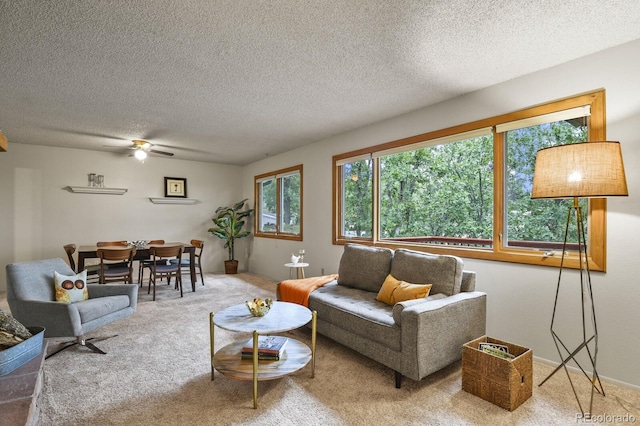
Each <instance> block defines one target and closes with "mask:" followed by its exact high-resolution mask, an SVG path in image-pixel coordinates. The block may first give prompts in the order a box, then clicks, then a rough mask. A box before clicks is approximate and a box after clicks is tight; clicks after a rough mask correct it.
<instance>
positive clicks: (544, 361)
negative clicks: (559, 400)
mask: <svg viewBox="0 0 640 426" xmlns="http://www.w3.org/2000/svg"><path fill="white" fill-rule="evenodd" d="M533 359H534V360H535V361H538V362H541V363H542V364H547V365H551V366H553V367H557V366H558V365H560V363H559V362H556V361H550V360H548V359H545V358H539V357H537V356H534V357H533ZM567 368H568V369H569V370H571V371H573V372H576V373H580V374H582V371H580V369H579V368H578V367H573V366H571V365H567ZM587 373H589V374H591V372H590V371H588V372H587ZM600 380H601V381H603V382H609V383H612V384H614V385H618V386H622V387H625V388H629V389H633V390H636V391H640V386H638V385H634V384H632V383H627V382H623V381H621V380H617V379H612V378H611V377H606V376H603V375H600Z"/></svg>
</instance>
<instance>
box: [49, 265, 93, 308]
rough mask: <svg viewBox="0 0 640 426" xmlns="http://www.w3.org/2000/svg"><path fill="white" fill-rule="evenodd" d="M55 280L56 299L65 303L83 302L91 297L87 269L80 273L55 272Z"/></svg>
mask: <svg viewBox="0 0 640 426" xmlns="http://www.w3.org/2000/svg"><path fill="white" fill-rule="evenodd" d="M53 282H54V285H55V290H56V301H58V302H64V303H73V302H82V301H83V300H87V299H88V298H89V291H88V290H87V270H86V269H85V270H84V271H82V272H80V273H79V274H78V275H70V276H68V275H62V274H59V273H58V272H56V271H54V272H53Z"/></svg>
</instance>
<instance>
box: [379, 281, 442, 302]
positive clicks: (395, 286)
mask: <svg viewBox="0 0 640 426" xmlns="http://www.w3.org/2000/svg"><path fill="white" fill-rule="evenodd" d="M430 291H431V284H411V283H408V282H406V281H401V280H398V279H396V278H394V277H393V275H391V274H389V275H387V278H386V279H385V280H384V283H382V287H380V291H379V292H378V296H377V297H376V300H377V301H379V302H383V303H386V304H387V305H391V306H393V305H395V304H396V303H398V302H403V301H405V300H411V299H421V298H423V297H427V296H428V295H429V292H430Z"/></svg>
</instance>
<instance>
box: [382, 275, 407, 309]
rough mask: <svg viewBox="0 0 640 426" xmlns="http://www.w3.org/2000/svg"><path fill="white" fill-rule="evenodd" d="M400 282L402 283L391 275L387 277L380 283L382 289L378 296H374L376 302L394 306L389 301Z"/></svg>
mask: <svg viewBox="0 0 640 426" xmlns="http://www.w3.org/2000/svg"><path fill="white" fill-rule="evenodd" d="M401 282H402V281H400V280H397V279H395V278H394V277H393V275H391V274H389V275H387V278H386V279H385V280H384V282H383V283H382V287H380V291H379V292H378V296H376V300H377V301H378V302H384V303H386V304H387V305H395V303H394V302H392V301H391V297H392V296H393V292H394V290H395V289H396V288H397V287H398V286H399V285H400V283H401Z"/></svg>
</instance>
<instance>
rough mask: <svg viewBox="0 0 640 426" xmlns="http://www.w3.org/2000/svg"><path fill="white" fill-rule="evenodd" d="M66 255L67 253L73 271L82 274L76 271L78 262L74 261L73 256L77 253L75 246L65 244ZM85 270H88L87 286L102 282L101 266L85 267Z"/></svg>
mask: <svg viewBox="0 0 640 426" xmlns="http://www.w3.org/2000/svg"><path fill="white" fill-rule="evenodd" d="M63 248H64V251H65V253H67V258H68V259H69V266H70V267H71V269H73V271H74V272H76V273H78V272H82V271H78V270H77V269H76V261H75V260H74V259H73V254H74V253H75V252H76V245H75V244H65V245H64V246H63ZM84 269H86V270H87V284H88V283H97V282H98V281H99V280H100V265H98V264H95V265H85V267H84Z"/></svg>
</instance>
